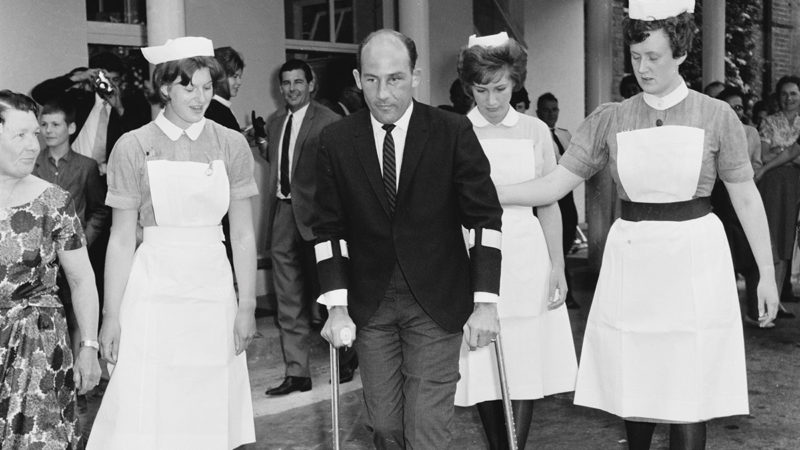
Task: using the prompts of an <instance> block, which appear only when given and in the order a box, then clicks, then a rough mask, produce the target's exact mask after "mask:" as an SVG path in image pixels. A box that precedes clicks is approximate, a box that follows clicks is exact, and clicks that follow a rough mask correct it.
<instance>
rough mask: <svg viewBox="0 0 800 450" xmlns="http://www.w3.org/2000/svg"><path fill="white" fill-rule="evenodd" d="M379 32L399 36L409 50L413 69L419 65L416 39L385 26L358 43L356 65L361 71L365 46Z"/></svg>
mask: <svg viewBox="0 0 800 450" xmlns="http://www.w3.org/2000/svg"><path fill="white" fill-rule="evenodd" d="M379 34H388V35H389V36H393V37H395V38H397V39H398V40H399V41H400V42H401V43H402V44H403V46H405V48H406V50H407V51H408V59H409V61H410V62H411V70H412V71H413V70H414V68H415V67H417V44H415V43H414V40H413V39H411V38H410V37H408V36H406V35H405V34H403V33H401V32H399V31H395V30H390V29H388V28H384V29H381V30H376V31H373V32H372V33H370V34H368V35H367V37H365V38H364V40H363V41H361V43H360V44H358V53H356V66H357V67H358V70H359V71H361V53H362V52H363V51H364V47H365V46H366V45H367V44H369V41H371V40H372V38H374V37H376V36H378V35H379Z"/></svg>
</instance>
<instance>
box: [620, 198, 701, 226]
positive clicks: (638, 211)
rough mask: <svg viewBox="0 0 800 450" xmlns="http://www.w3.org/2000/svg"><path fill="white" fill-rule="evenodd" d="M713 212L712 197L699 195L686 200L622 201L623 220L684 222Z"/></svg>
mask: <svg viewBox="0 0 800 450" xmlns="http://www.w3.org/2000/svg"><path fill="white" fill-rule="evenodd" d="M710 212H711V198H710V197H697V198H693V199H691V200H687V201H685V202H674V203H638V202H628V201H625V200H623V201H622V214H621V216H620V217H621V218H622V220H629V221H631V222H641V221H643V220H656V221H669V222H683V221H686V220H692V219H697V218H700V217H703V216H705V215H706V214H708V213H710Z"/></svg>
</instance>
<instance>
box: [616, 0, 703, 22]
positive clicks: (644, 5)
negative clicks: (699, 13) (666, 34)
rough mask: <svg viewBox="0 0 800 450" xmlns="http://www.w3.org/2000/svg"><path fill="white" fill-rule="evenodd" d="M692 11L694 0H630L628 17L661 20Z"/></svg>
mask: <svg viewBox="0 0 800 450" xmlns="http://www.w3.org/2000/svg"><path fill="white" fill-rule="evenodd" d="M685 12H689V13H694V0H630V4H629V5H628V17H630V18H631V19H636V20H647V21H650V20H663V19H666V18H668V17H675V16H677V15H680V14H682V13H685Z"/></svg>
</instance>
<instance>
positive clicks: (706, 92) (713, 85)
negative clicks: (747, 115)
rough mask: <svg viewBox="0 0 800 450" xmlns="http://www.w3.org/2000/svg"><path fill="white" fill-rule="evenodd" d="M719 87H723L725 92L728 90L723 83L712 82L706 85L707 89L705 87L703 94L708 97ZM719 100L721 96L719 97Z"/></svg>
mask: <svg viewBox="0 0 800 450" xmlns="http://www.w3.org/2000/svg"><path fill="white" fill-rule="evenodd" d="M718 87H721V88H722V89H723V90H724V89H725V88H726V86H725V83H723V82H722V81H719V80H717V81H712V82H711V83H708V84H707V85H706V87H704V88H703V94H706V95H708V93H709V92H710V91H711V90H712V89H714V88H718ZM720 92H722V91H720ZM717 98H719V96H717Z"/></svg>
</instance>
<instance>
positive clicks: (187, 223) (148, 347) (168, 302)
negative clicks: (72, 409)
mask: <svg viewBox="0 0 800 450" xmlns="http://www.w3.org/2000/svg"><path fill="white" fill-rule="evenodd" d="M147 171H148V177H149V181H150V193H151V196H152V200H153V209H154V211H155V219H156V223H157V224H158V226H153V227H145V228H144V241H143V242H142V244H141V245H140V246H139V248H138V249H137V250H136V254H135V255H134V258H133V265H132V267H131V274H130V277H129V279H128V283H127V286H126V288H125V293H124V295H123V300H122V305H121V309H120V326H121V329H122V332H121V336H120V349H119V358H118V364H117V366H116V367H115V369H114V372H113V374H112V377H111V380H110V382H109V385H108V388H107V390H106V393H105V395H104V398H103V402H102V405H101V407H100V410H99V411H98V414H97V419H96V420H95V423H94V426H93V428H92V433H91V437H90V440H89V446H88V448H89V449H102V450H110V449H131V450H133V449H137V450H140V449H164V450H166V449H170V450H173V449H193V450H195V449H209V450H211V449H215V450H218V449H231V448H235V447H237V446H239V445H242V444H245V443H248V442H253V441H255V432H254V426H253V412H252V402H251V398H250V382H249V378H248V373H247V362H246V357H245V354H244V353H242V354H240V355H238V356H235V355H234V341H233V324H234V319H235V317H236V311H237V304H236V296H235V292H234V289H233V279H232V274H231V268H230V263H229V262H228V259H227V257H226V255H225V247H224V245H223V243H222V240H223V235H222V230H221V227H220V225H219V224H220V220H221V218H222V216H223V215H224V214H225V213H226V211H227V210H228V205H229V201H230V200H229V198H230V184H229V181H228V176H227V173H226V170H225V165H224V163H223V161H221V160H215V161H213V162H210V163H199V162H189V161H164V160H162V161H148V162H147Z"/></svg>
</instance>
